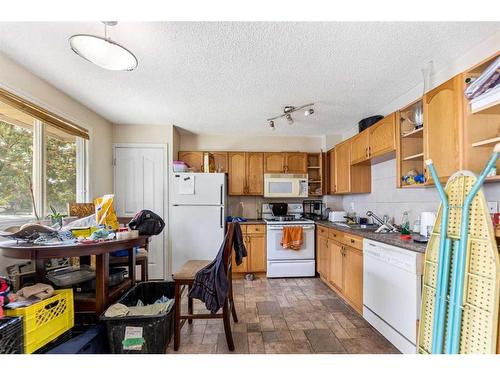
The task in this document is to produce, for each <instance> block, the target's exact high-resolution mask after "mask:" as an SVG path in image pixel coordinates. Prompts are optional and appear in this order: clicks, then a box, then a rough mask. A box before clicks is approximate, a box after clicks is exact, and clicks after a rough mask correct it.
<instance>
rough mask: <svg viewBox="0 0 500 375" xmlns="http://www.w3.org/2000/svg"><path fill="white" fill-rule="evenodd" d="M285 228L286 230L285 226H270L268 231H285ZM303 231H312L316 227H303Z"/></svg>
mask: <svg viewBox="0 0 500 375" xmlns="http://www.w3.org/2000/svg"><path fill="white" fill-rule="evenodd" d="M290 226H291V227H293V226H295V225H290ZM283 228H285V225H280V226H277V225H268V226H267V230H283ZM302 229H304V230H311V229H314V225H308V226H302Z"/></svg>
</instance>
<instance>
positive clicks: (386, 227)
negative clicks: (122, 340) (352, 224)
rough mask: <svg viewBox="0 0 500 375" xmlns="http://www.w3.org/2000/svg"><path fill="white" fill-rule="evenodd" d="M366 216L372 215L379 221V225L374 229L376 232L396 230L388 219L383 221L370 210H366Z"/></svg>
mask: <svg viewBox="0 0 500 375" xmlns="http://www.w3.org/2000/svg"><path fill="white" fill-rule="evenodd" d="M366 216H368V217H373V218H374V219H375V220H376V221H378V222H379V223H380V227H378V229H377V230H376V231H375V232H377V233H379V232H397V231H398V230H397V229H396V227H394V225H392V224H391V223H389V221H384V220H382V219H381V218H379V217H378V216H377V215H375V214H374V213H373V212H372V211H367V212H366Z"/></svg>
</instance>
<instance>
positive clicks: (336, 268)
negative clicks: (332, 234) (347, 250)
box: [328, 241, 344, 291]
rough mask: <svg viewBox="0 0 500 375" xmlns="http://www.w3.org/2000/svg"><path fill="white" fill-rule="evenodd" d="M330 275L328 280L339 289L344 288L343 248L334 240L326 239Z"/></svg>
mask: <svg viewBox="0 0 500 375" xmlns="http://www.w3.org/2000/svg"><path fill="white" fill-rule="evenodd" d="M328 250H329V253H330V259H329V260H330V275H329V278H328V280H329V281H330V283H331V284H333V286H335V288H337V289H338V290H339V291H342V290H344V259H343V258H344V249H343V247H342V245H341V244H339V243H338V242H336V241H328Z"/></svg>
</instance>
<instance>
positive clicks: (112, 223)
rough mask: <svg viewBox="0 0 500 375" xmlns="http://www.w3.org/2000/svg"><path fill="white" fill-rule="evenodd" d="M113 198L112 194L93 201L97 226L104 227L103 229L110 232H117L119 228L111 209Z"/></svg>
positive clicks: (113, 211)
mask: <svg viewBox="0 0 500 375" xmlns="http://www.w3.org/2000/svg"><path fill="white" fill-rule="evenodd" d="M114 197H115V196H114V195H113V194H107V195H103V196H102V197H99V198H96V199H95V200H94V205H95V220H96V224H97V226H99V225H104V228H106V229H111V230H117V229H118V228H119V227H120V223H119V222H118V218H117V217H116V214H115V210H114V208H113V199H114Z"/></svg>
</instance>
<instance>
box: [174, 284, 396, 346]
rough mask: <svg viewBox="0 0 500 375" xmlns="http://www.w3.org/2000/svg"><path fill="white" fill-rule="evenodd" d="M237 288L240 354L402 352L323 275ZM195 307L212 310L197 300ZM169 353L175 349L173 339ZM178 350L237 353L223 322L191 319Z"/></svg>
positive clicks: (236, 337)
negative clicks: (229, 344)
mask: <svg viewBox="0 0 500 375" xmlns="http://www.w3.org/2000/svg"><path fill="white" fill-rule="evenodd" d="M233 289H234V299H235V305H236V311H237V314H238V318H239V322H238V323H234V322H232V332H233V339H234V343H235V347H236V349H235V351H234V353H239V354H264V353H266V354H298V353H359V354H360V353H364V354H375V353H386V354H388V353H399V352H398V350H397V349H396V348H395V347H394V346H393V345H392V344H391V343H390V342H389V341H387V340H386V339H385V338H384V337H383V336H382V335H380V334H379V333H378V332H377V331H376V330H375V329H373V328H372V327H371V326H370V325H369V324H368V322H366V321H365V320H364V319H363V318H362V317H361V316H360V315H359V314H358V313H356V312H355V311H354V310H353V309H352V308H351V307H349V306H348V305H347V304H345V303H344V302H343V301H342V299H341V298H340V297H339V296H337V295H336V294H335V293H334V292H333V291H332V290H331V289H329V288H328V287H327V286H325V285H324V284H323V283H322V282H321V281H320V280H319V279H317V278H303V279H299V278H297V279H265V278H263V279H256V280H254V281H247V280H234V281H233ZM182 308H183V311H185V310H187V299H186V298H184V299H183V306H182ZM194 309H195V312H202V311H206V310H205V309H204V306H203V305H202V304H201V302H200V301H197V300H195V301H194ZM167 352H168V353H174V350H173V338H172V340H171V342H170V345H169V347H168V349H167ZM178 353H191V354H194V353H231V352H229V351H228V349H227V344H226V338H225V335H224V328H223V325H222V320H219V319H215V320H201V319H200V320H194V321H193V324H192V325H188V324H187V323H186V324H185V325H184V326H183V328H182V331H181V345H180V348H179V351H178Z"/></svg>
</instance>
